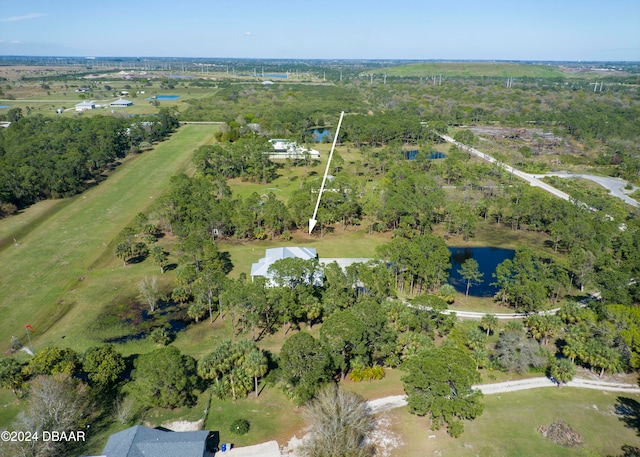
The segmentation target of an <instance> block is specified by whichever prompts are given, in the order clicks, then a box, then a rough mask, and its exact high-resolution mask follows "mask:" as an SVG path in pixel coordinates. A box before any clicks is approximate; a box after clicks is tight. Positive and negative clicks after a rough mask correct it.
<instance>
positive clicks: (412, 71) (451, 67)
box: [376, 62, 566, 78]
mask: <svg viewBox="0 0 640 457" xmlns="http://www.w3.org/2000/svg"><path fill="white" fill-rule="evenodd" d="M376 73H384V74H386V75H387V76H412V77H432V76H434V75H435V76H436V77H437V76H439V75H442V77H443V78H445V77H491V78H508V77H513V78H523V77H529V78H557V77H563V76H566V75H565V74H564V73H563V72H562V71H561V70H560V69H559V68H557V67H552V66H547V65H533V64H521V63H506V62H428V63H416V64H409V65H400V66H397V67H389V68H383V69H380V70H378V71H376Z"/></svg>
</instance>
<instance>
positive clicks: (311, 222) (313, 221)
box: [309, 111, 344, 235]
mask: <svg viewBox="0 0 640 457" xmlns="http://www.w3.org/2000/svg"><path fill="white" fill-rule="evenodd" d="M342 116H344V111H342V112H341V113H340V120H339V121H338V128H337V129H336V134H335V135H334V137H333V145H331V152H330V153H329V160H327V169H326V170H324V176H323V177H322V184H321V185H320V192H318V201H317V202H316V209H314V210H313V217H312V218H311V219H309V235H311V232H313V228H314V227H315V226H316V224H317V223H318V220H317V219H316V217H317V216H318V207H319V206H320V199H321V198H322V192H323V191H324V183H325V181H326V180H327V174H328V173H329V167H330V166H331V158H332V157H333V150H334V149H335V148H336V143H337V141H338V133H340V125H342Z"/></svg>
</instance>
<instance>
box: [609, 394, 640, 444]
mask: <svg viewBox="0 0 640 457" xmlns="http://www.w3.org/2000/svg"><path fill="white" fill-rule="evenodd" d="M617 401H618V403H616V405H615V410H616V414H617V415H618V416H619V418H620V420H621V421H622V422H624V423H625V425H626V426H627V427H629V428H633V429H635V430H636V434H637V435H638V436H640V402H638V401H637V400H634V399H633V398H627V397H618V398H617Z"/></svg>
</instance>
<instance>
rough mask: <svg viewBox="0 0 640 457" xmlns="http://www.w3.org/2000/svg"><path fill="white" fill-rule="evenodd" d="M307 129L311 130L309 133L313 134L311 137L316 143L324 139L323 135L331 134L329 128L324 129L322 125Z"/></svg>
mask: <svg viewBox="0 0 640 457" xmlns="http://www.w3.org/2000/svg"><path fill="white" fill-rule="evenodd" d="M307 131H308V132H311V134H312V135H313V139H314V141H315V142H316V143H320V142H321V141H322V140H324V138H325V137H327V136H330V135H331V132H330V131H329V129H325V128H323V127H321V128H319V129H309V130H307Z"/></svg>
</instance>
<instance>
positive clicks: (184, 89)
mask: <svg viewBox="0 0 640 457" xmlns="http://www.w3.org/2000/svg"><path fill="white" fill-rule="evenodd" d="M25 84H31V85H33V86H34V87H33V90H31V91H29V95H28V96H27V97H24V98H23V97H16V99H15V100H9V99H1V100H0V105H9V106H11V108H21V109H22V114H23V115H27V114H28V113H30V114H43V115H58V114H57V113H56V110H57V109H58V108H64V109H65V111H64V113H63V114H61V115H62V116H95V115H98V114H102V115H109V114H111V111H112V110H113V112H114V114H121V115H122V114H124V115H130V114H137V115H144V114H156V113H157V112H158V110H159V109H160V108H162V107H175V108H176V109H177V110H178V111H184V110H185V109H187V108H188V107H189V103H188V101H189V100H193V99H199V98H203V97H210V96H212V95H213V94H214V93H215V92H216V91H217V89H216V88H213V87H189V86H188V85H186V84H188V83H186V84H182V85H177V86H175V87H174V89H169V88H161V87H160V82H159V81H154V82H153V84H154V86H151V87H146V86H144V84H143V82H140V81H102V82H101V83H100V85H99V86H98V87H97V88H96V89H95V90H94V92H92V93H78V92H75V89H76V88H77V87H84V86H83V82H82V81H80V82H78V84H76V85H74V86H73V87H65V85H64V84H61V83H59V82H54V83H51V84H50V89H49V90H42V89H40V87H39V84H36V83H35V82H34V83H25ZM89 84H90V82H86V85H87V86H89ZM103 84H107V85H110V86H111V87H112V90H110V91H105V90H103V89H102V85H103ZM125 85H129V86H131V88H130V89H125V88H124V86H125ZM122 90H126V91H128V92H129V95H123V96H121V98H124V99H127V100H130V101H132V102H133V105H132V106H128V107H123V108H111V107H109V106H108V105H109V103H111V102H113V101H114V100H117V99H118V98H120V96H118V95H116V96H114V95H113V92H114V91H115V92H117V93H120V91H122ZM138 91H144V92H145V93H144V94H136V92H138ZM155 95H160V96H162V95H177V96H178V98H177V99H175V100H158V103H159V105H158V106H157V107H156V106H154V105H153V103H152V101H151V100H146V99H147V98H151V97H153V96H155ZM83 101H94V102H95V103H96V105H102V106H103V107H101V108H96V109H95V110H89V111H85V112H83V113H76V111H75V105H77V104H78V103H80V102H83ZM5 111H6V110H5V109H2V110H0V114H3V112H5Z"/></svg>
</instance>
